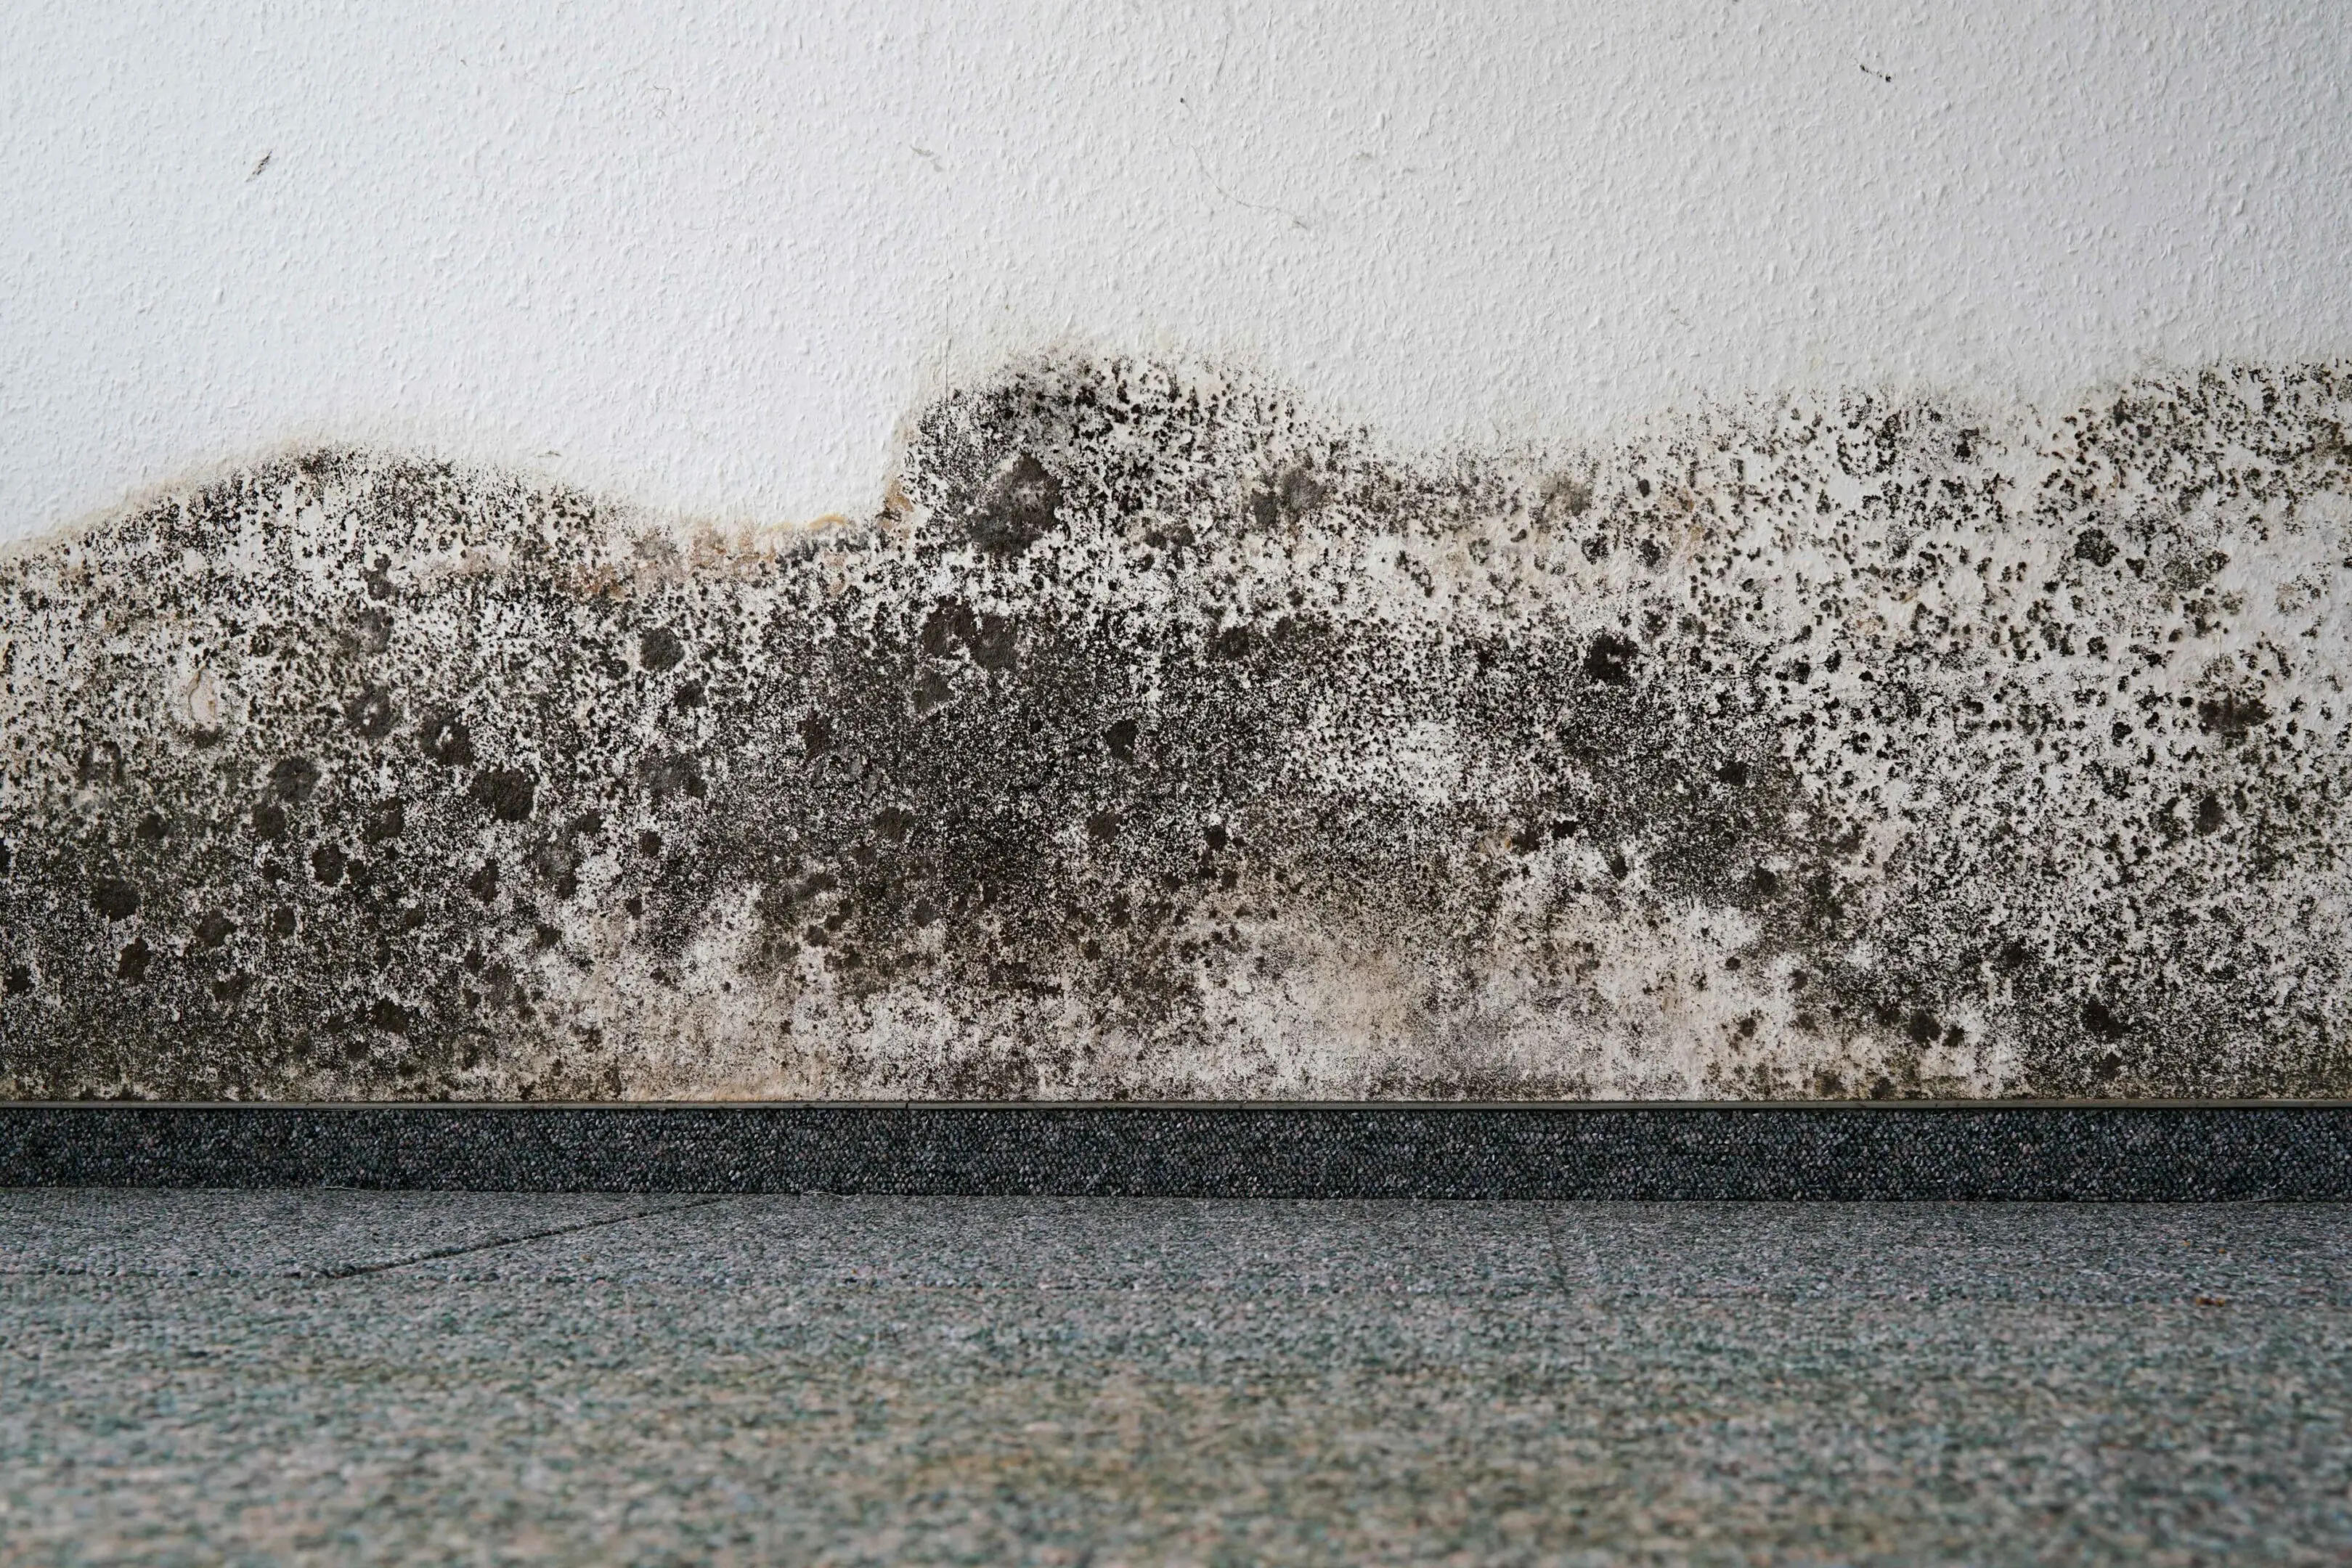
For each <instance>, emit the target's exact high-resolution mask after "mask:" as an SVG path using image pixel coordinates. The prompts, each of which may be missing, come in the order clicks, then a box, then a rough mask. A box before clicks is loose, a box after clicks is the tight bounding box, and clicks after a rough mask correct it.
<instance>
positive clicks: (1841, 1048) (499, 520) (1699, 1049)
mask: <svg viewBox="0 0 2352 1568" xmlns="http://www.w3.org/2000/svg"><path fill="white" fill-rule="evenodd" d="M2347 421H2352V367H2347V366H2343V365H2323V366H2311V367H2303V368H2288V369H2263V368H2256V367H2229V368H2220V369H2213V370H2210V371H2203V372H2197V373H2184V374H2180V375H2177V376H2166V377H2157V378H2151V379H2147V380H2144V381H2142V382H2137V383H2134V384H2131V385H2129V386H2126V387H2124V388H2122V389H2121V390H2119V391H2116V392H2111V393H2109V394H2106V395H2104V396H2102V397H2101V398H2099V399H2098V400H2096V401H2095V402H2094V403H2092V404H2091V405H2089V406H2085V407H2084V408H2083V409H2081V410H2079V411H2078V412H2075V413H2070V414H2066V415H2064V416H2063V417H2041V416H2033V415H2029V414H2026V413H2006V414H1999V415H1996V414H1992V413H1970V412H1969V411H1967V410H1965V409H1962V408H1959V407H1956V406H1953V405H1951V404H1948V403H1941V402H1934V401H1924V400H1920V399H1916V398H1907V399H1906V398H1894V397H1886V396H1879V395H1873V394H1868V393H1860V392H1857V393H1852V394H1848V395H1844V396H1839V397H1828V398H1820V399H1803V398H1791V399H1783V400H1780V401H1769V400H1759V401H1756V402H1749V403H1745V404H1739V405H1735V406H1725V407H1714V408H1708V409H1706V410H1702V411H1699V412H1696V413H1685V414H1681V415H1676V416H1675V417H1672V418H1665V419H1660V420H1657V421H1654V422H1653V423H1651V424H1650V425H1649V426H1647V427H1646V428H1645V429H1644V430H1643V431H1642V432H1640V433H1637V434H1633V435H1631V436H1629V437H1627V438H1625V439H1623V440H1622V441H1620V442H1617V443H1614V444H1605V445H1602V444H1594V445H1587V446H1582V447H1570V446H1563V447H1559V448H1556V449H1550V450H1534V449H1528V450H1511V451H1500V450H1497V451H1490V452H1476V451H1453V452H1443V453H1437V454H1431V453H1427V452H1418V453H1412V452H1401V451H1398V450H1395V449H1392V448H1391V447H1389V446H1387V445H1385V444H1382V443H1381V441H1380V440H1379V439H1378V438H1377V437H1376V436H1375V435H1373V434H1370V433H1368V432H1365V431H1363V430H1360V429H1354V428H1349V427H1346V426H1344V425H1342V424H1339V423H1335V422H1332V421H1328V420H1324V419H1319V418H1318V417H1315V416H1314V415H1313V414H1312V413H1311V412H1310V411H1307V410H1303V409H1302V408H1300V407H1299V406H1298V405H1297V402H1295V401H1294V400H1293V399H1291V398H1289V397H1287V396H1286V395H1285V394H1283V393H1282V392H1280V391H1279V390H1278V389H1275V388H1271V387H1268V386H1266V385H1265V384H1263V383H1262V382H1257V381H1255V380H1253V379H1250V378H1248V377H1243V376H1235V375H1230V374H1223V373H1220V372H1217V371H1212V370H1207V369H1202V368H1198V367H1183V366H1169V365H1160V364H1148V363H1135V362H1125V361H1097V360H1093V359H1087V358H1083V357H1065V358H1057V359H1051V360H1041V361H1034V362H1031V363H1027V364H1024V365H1022V366H1018V367H1015V368H1014V369H1012V370H1010V371H1006V372H1005V373H1003V375H1002V376H1000V377H999V378H998V379H996V380H995V381H993V382H991V383H989V384H986V385H983V386H979V387H975V388H971V389H968V390H965V391H961V392H955V393H953V394H951V395H949V396H947V397H945V398H943V399H942V400H941V401H940V402H938V403H937V404H936V405H935V406H933V407H931V408H930V409H929V411H928V412H927V413H924V414H923V415H922V417H921V418H920V419H919V422H918V423H917V424H916V426H915V428H914V433H913V434H912V436H911V438H910V441H909V444H908V456H907V460H906V463H905V466H904V471H903V474H902V476H901V477H900V478H899V480H898V483H897V484H896V485H895V486H893V487H892V489H891V491H890V494H889V500H888V503H887V506H886V507H884V508H883V509H882V510H881V511H880V512H879V513H878V514H877V515H876V516H874V517H870V518H868V519H866V520H865V521H862V522H856V523H841V524H835V525H832V526H827V527H824V528H797V529H792V530H779V531H774V532H770V533H757V532H754V533H748V534H742V535H725V534H721V533H718V532H714V531H709V530H697V529H695V528H686V527H681V526H679V525H677V524H676V523H675V522H673V521H671V520H668V519H665V518H661V517H655V516H652V515H650V514H646V513H642V512H638V511H635V510H632V509H630V508H628V507H621V506H615V505H611V504H607V503H604V502H602V501H599V500H596V499H594V498H593V497H588V496H584V495H581V494H579V493H576V492H574V491H571V490H568V489H565V488H562V487H561V486H554V485H551V484H548V483H544V482H540V481H535V480H530V479H526V478H521V477H517V476H512V475H503V474H498V473H489V472H482V471H477V470H471V469H466V468H460V467H453V466H447V465H437V464H434V463H428V462H421V461H415V460H412V459H408V458H404V457H400V456H396V455H383V454H377V453H371V452H361V451H320V452H312V453H308V454H305V455H299V456H295V457H289V458H285V459H282V460H278V461H274V462H270V463H267V464H263V465H257V466H254V467H251V468H250V469H248V470H246V471H243V472H239V473H237V474H236V475H234V476H229V477H226V478H223V479H220V480H218V481H217V482H214V483H210V484H207V485H205V486H201V487H198V488H195V489H192V490H190V491H189V492H188V493H186V494H184V495H180V496H175V497H171V498H168V499H164V500H161V501H158V502H156V503H154V504H152V505H149V506H146V507H142V508H139V509H138V510H136V511H135V512H133V513H131V514H130V515H127V516H124V517H120V518H117V519H115V520H112V521H110V522H107V523H105V524H103V525H101V526H99V527H96V528H89V529H87V530H85V531H82V532H79V533H78V534H75V535H72V536H69V537H63V538H52V539H49V540H46V541H42V542H38V543H36V544H33V545H30V546H26V547H22V548H20V549H17V550H16V551H15V552H14V553H13V554H12V555H11V556H10V557H9V558H8V559H5V561H0V679H5V695H0V713H5V750H0V846H5V851H0V852H4V853H5V859H0V966H5V999H4V1000H0V1025H5V1036H0V1096H5V1097H12V1098H20V1099H21V1098H71V1097H83V1096H98V1097H111V1096H144V1097H169V1098H198V1099H257V1100H267V1099H289V1098H301V1099H321V1100H331V1099H341V1098H458V1099H515V1098H526V1099H537V1098H547V1099H572V1100H594V1099H632V1098H665V1099H692V1098H731V1097H746V1096H761V1097H780V1098H802V1097H846V1098H894V1099H895V1098H900V1097H911V1098H919V1099H955V1098H962V1097H972V1098H992V1099H1007V1098H1009V1099H1026V1098H1070V1097H1075V1098H1087V1099H1130V1098H1133V1099H1144V1098H1150V1099H1185V1098H1216V1099H1248V1098H1286V1099H1287V1098H1345V1099H1385V1098H1414V1097H1430V1098H1458V1097H1474V1098H1481V1099H1523V1098H1549V1097H1563V1098H1586V1097H1597V1098H1639V1097H1673V1098H1711V1097H1781V1098H1787V1097H1842V1096H1877V1097H1886V1096H1913V1095H1923V1094H1927V1095H1941V1096H2000V1095H2020V1094H2032V1095H2098V1096H2130V1095H2252V1096H2267V1095H2298V1096H2300V1095H2340V1094H2343V1093H2345V1092H2347V1090H2352V1055H2347V1047H2346V1040H2347V1026H2352V1018H2347V1004H2352V988H2347V904H2346V879H2345V870H2344V867H2345V852H2346V850H2347V835H2352V814H2347V761H2352V750H2347V740H2346V721H2347V716H2352V699H2347V695H2346V692H2345V685H2344V677H2345V674H2346V666H2347V641H2346V633H2347V624H2346V619H2345V614H2344V608H2343V607H2344V603H2345V586H2346V574H2347V571H2352V538H2347V532H2348V531H2352V453H2347V437H2346V430H2347Z"/></svg>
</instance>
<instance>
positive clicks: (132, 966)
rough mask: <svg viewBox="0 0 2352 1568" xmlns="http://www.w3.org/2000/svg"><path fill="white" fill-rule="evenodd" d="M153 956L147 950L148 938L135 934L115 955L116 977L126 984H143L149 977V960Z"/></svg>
mask: <svg viewBox="0 0 2352 1568" xmlns="http://www.w3.org/2000/svg"><path fill="white" fill-rule="evenodd" d="M151 957H152V954H151V953H149V952H148V950H147V939H146V938H145V937H144V936H133V937H132V938H131V941H130V942H129V944H128V945H127V946H124V947H123V949H122V951H121V952H120V953H118V954H117V955H115V959H114V977H115V978H116V979H118V980H121V982H122V983H123V984H124V985H126V986H136V985H141V984H143V983H144V982H145V981H146V978H147V964H148V960H149V959H150V958H151Z"/></svg>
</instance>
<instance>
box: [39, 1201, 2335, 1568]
mask: <svg viewBox="0 0 2352 1568" xmlns="http://www.w3.org/2000/svg"><path fill="white" fill-rule="evenodd" d="M2347 1430H2352V1209H2347V1208H2346V1207H2329V1206H2321V1205H2307V1206H2289V1205H2277V1206H2260V1207H2254V1206H2210V1207H2027V1206H1970V1205H1948V1206H1907V1205H1886V1206H1835V1205H1814V1206H1801V1207H1800V1206H1761V1205H1758V1206H1708V1205H1624V1204H1617V1205H1612V1204H1591V1205H1538V1204H1423V1205H1414V1204H1402V1203H1399V1204H1381V1203H1222V1202H1221V1203H1209V1202H1181V1201H1123V1200H1073V1201H1056V1200H1033V1199H1003V1198H966V1199H878V1198H848V1197H840V1198H727V1199H723V1200H717V1201H712V1200H698V1199H692V1198H667V1199H643V1198H637V1199H621V1198H605V1197H533V1196H520V1195H516V1196H504V1195H485V1194H475V1195H442V1196H428V1195H421V1194H362V1193H351V1192H303V1193H286V1192H281V1193H267V1194H235V1193H142V1192H113V1193H99V1192H60V1191H47V1192H0V1563H6V1564H9V1565H10V1568H14V1565H15V1564H17V1563H97V1562H126V1561H128V1562H152V1563H219V1562H227V1563H272V1562H296V1561H329V1562H365V1563H442V1562H446V1563H496V1562H508V1561H516V1562H520V1561H530V1562H551V1561H552V1562H597V1563H604V1562H625V1563H699V1562H740V1563H775V1562H824V1563H934V1562H962V1563H998V1562H1031V1563H1072V1564H1075V1563H1093V1564H1097V1565H1108V1564H1112V1563H1262V1562H1328V1563H1369V1562H1404V1561H1446V1562H1461V1563H1681V1562H1705V1563H1791V1562H1796V1563H1948V1562H1967V1563H2007V1562H2053V1563H2080V1562H2116V1563H2205V1562H2221V1561H2225V1560H2226V1561H2229V1562H2232V1563H2246V1562H2258V1563H2260V1562H2278V1563H2344V1562H2347V1561H2352V1441H2347V1437H2346V1436H2345V1434H2346V1432H2347Z"/></svg>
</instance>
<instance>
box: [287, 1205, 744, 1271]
mask: <svg viewBox="0 0 2352 1568" xmlns="http://www.w3.org/2000/svg"><path fill="white" fill-rule="evenodd" d="M736 1196H738V1195H736V1194H732V1193H719V1194H717V1195H715V1196H711V1197H700V1198H697V1199H696V1200H695V1201H694V1202H692V1203H675V1204H670V1205H668V1206H667V1207H662V1208H649V1209H643V1210H640V1211H639V1212H637V1213H635V1214H615V1215H611V1216H608V1217H607V1218H603V1219H583V1220H582V1221H580V1222H579V1223H578V1224H576V1225H559V1226H556V1227H554V1228H551V1229H548V1230H534V1231H532V1232H530V1234H529V1235H526V1236H506V1237H499V1238H496V1239H492V1240H488V1241H476V1242H471V1243H468V1244H467V1245H466V1246H463V1247H443V1248H438V1249H435V1250H433V1251H430V1252H419V1253H416V1254H415V1255H414V1256H413V1257H407V1258H396V1259H394V1260H392V1261H391V1262H389V1263H368V1264H362V1265H360V1266H358V1267H354V1268H349V1269H326V1270H320V1271H319V1272H317V1273H315V1274H311V1275H310V1276H308V1277H309V1278H310V1279H312V1280H316V1281H321V1282H331V1281H341V1280H358V1279H364V1278H366V1277H367V1276H369V1275H371V1274H388V1273H390V1272H392V1271H393V1270H395V1269H409V1268H414V1267H415V1266H416V1265H417V1264H419V1263H438V1262H440V1261H442V1260H445V1259H448V1258H464V1257H467V1256H470V1255H471V1254H473V1253H476V1252H495V1251H497V1250H499V1249H500V1248H505V1247H520V1246H521V1245H522V1244H523V1243H524V1242H526V1241H544V1240H546V1239H548V1238H550V1237H551V1236H576V1235H578V1234H579V1233H580V1232H582V1231H583V1230H602V1229H604V1228H608V1227H611V1226H614V1225H634V1224H636V1223H637V1222H638V1221H640V1220H646V1219H659V1218H662V1217H663V1216H665V1215H670V1214H685V1213H688V1212H690V1211H692V1210H694V1209H698V1208H709V1207H714V1206H715V1205H718V1204H722V1203H725V1202H728V1201H729V1200H730V1198H732V1197H736Z"/></svg>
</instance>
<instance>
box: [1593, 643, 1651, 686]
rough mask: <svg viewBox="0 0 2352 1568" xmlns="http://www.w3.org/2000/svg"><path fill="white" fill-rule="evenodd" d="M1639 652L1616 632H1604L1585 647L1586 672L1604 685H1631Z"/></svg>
mask: <svg viewBox="0 0 2352 1568" xmlns="http://www.w3.org/2000/svg"><path fill="white" fill-rule="evenodd" d="M1639 652H1640V650H1638V649H1637V648H1635V647H1634V646H1633V643H1630V642H1628V641H1627V640H1626V639H1624V638H1622V637H1620V636H1618V635H1617V634H1616V633H1615V632H1601V634H1600V635H1599V636H1597V637H1595V638H1593V639H1592V642H1591V645H1590V646H1589V647H1587V648H1586V649H1585V652H1584V673H1585V674H1588V675H1590V676H1591V677H1592V678H1593V679H1594V680H1596V681H1599V682H1601V684H1602V685H1612V686H1622V685H1631V684H1632V683H1633V659H1634V656H1635V654H1636V653H1639Z"/></svg>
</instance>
